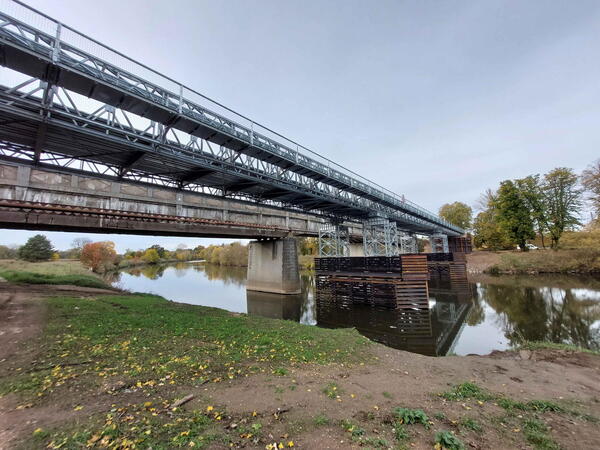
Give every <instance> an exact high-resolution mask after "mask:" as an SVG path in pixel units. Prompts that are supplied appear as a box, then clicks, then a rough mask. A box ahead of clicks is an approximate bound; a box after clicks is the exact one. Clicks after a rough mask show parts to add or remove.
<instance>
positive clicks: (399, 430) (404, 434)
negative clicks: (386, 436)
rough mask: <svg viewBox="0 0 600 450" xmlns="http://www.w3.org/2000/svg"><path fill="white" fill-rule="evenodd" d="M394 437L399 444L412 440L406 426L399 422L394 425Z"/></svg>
mask: <svg viewBox="0 0 600 450" xmlns="http://www.w3.org/2000/svg"><path fill="white" fill-rule="evenodd" d="M394 437H395V438H396V440H397V441H398V442H402V441H405V440H407V439H408V438H410V434H408V431H407V430H406V428H405V426H404V425H402V424H401V423H399V422H398V421H396V422H395V423H394Z"/></svg>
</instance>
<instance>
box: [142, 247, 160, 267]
mask: <svg viewBox="0 0 600 450" xmlns="http://www.w3.org/2000/svg"><path fill="white" fill-rule="evenodd" d="M142 259H143V260H144V261H145V262H147V263H148V264H156V263H157V262H158V261H160V256H159V255H158V250H156V249H155V248H152V247H150V248H149V249H147V250H146V251H145V252H144V255H143V256H142Z"/></svg>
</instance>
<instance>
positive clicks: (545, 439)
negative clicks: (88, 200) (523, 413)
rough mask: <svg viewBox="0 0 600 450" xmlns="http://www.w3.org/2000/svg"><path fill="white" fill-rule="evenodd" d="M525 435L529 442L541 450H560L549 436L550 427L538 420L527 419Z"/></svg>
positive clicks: (524, 424) (524, 426)
mask: <svg viewBox="0 0 600 450" xmlns="http://www.w3.org/2000/svg"><path fill="white" fill-rule="evenodd" d="M523 433H524V434H525V438H526V439H527V442H529V443H530V444H532V445H533V446H534V448H536V449H539V450H558V449H560V446H559V445H558V444H557V443H556V442H554V440H553V439H552V438H551V437H550V436H549V435H548V427H547V426H546V425H545V424H544V423H543V422H541V421H539V420H537V419H525V421H524V422H523Z"/></svg>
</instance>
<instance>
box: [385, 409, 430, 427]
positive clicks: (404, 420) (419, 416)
mask: <svg viewBox="0 0 600 450" xmlns="http://www.w3.org/2000/svg"><path fill="white" fill-rule="evenodd" d="M393 412H394V416H395V417H396V419H398V421H399V422H400V424H406V425H412V424H416V423H420V424H421V425H423V426H425V428H429V418H428V417H427V414H425V412H424V411H423V410H422V409H410V408H395V409H394V411H393Z"/></svg>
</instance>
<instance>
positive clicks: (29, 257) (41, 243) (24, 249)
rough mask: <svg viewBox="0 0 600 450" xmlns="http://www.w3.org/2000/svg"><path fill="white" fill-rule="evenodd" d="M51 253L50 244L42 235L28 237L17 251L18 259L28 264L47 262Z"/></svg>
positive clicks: (52, 250) (52, 251)
mask: <svg viewBox="0 0 600 450" xmlns="http://www.w3.org/2000/svg"><path fill="white" fill-rule="evenodd" d="M53 253H54V249H53V248H52V244H51V243H50V241H49V240H48V238H47V237H46V236H44V235H43V234H36V235H35V236H33V237H30V238H29V239H28V240H27V242H26V243H25V245H23V246H21V247H20V248H19V251H18V254H19V258H20V259H24V260H25V261H30V262H35V261H48V260H49V259H50V258H51V257H52V254H53Z"/></svg>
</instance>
